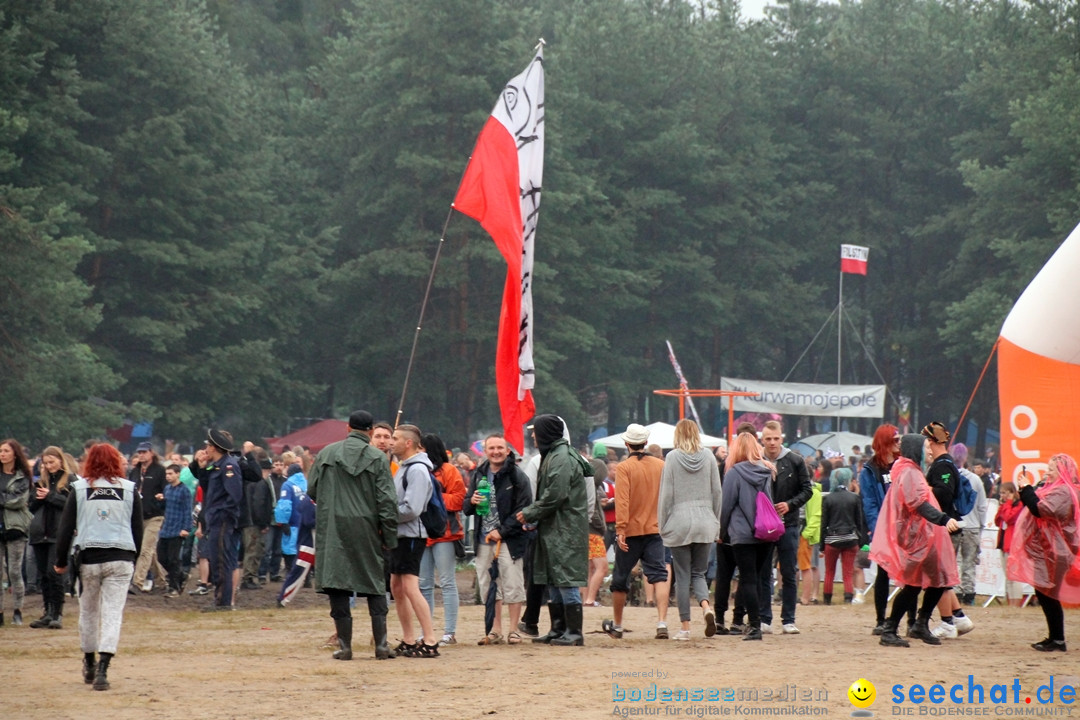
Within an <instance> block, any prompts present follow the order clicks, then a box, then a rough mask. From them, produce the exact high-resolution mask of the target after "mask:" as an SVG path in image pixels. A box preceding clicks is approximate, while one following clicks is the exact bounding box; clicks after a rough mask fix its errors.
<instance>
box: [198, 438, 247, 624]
mask: <svg viewBox="0 0 1080 720" xmlns="http://www.w3.org/2000/svg"><path fill="white" fill-rule="evenodd" d="M232 449H233V438H232V435H230V434H229V433H227V432H226V431H224V430H216V429H213V428H211V429H210V430H209V431H208V432H207V434H206V447H205V449H204V450H203V452H202V453H200V454H198V455H197V456H196V458H195V460H194V461H193V462H192V464H191V471H192V473H194V474H195V476H196V477H197V478H198V479H199V485H200V486H201V487H202V488H203V516H204V517H205V518H206V525H205V527H204V529H203V532H204V533H205V538H204V540H203V542H206V543H207V557H208V559H209V560H210V582H212V583H213V584H214V605H213V607H211V608H207V610H231V609H232V602H233V571H234V570H235V569H236V558H237V550H238V548H239V537H240V530H239V529H238V528H237V525H238V524H239V522H240V510H241V505H242V503H243V502H244V481H243V479H242V476H241V470H240V463H239V462H238V461H237V459H236V458H235V457H234V456H232V455H230V454H229V453H230V452H232Z"/></svg>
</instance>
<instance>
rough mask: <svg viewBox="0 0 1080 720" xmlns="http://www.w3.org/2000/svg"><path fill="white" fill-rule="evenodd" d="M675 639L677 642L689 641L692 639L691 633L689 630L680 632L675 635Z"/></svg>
mask: <svg viewBox="0 0 1080 720" xmlns="http://www.w3.org/2000/svg"><path fill="white" fill-rule="evenodd" d="M675 639H676V640H683V641H687V640H689V639H690V631H689V630H680V631H679V632H677V633H675Z"/></svg>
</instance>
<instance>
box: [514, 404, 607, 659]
mask: <svg viewBox="0 0 1080 720" xmlns="http://www.w3.org/2000/svg"><path fill="white" fill-rule="evenodd" d="M564 428H565V424H564V423H563V420H562V418H560V417H558V416H557V415H538V416H537V417H536V419H535V420H534V421H533V436H534V438H535V440H536V447H537V448H539V450H540V458H541V460H540V471H539V474H538V475H537V480H536V500H535V501H534V502H533V504H532V505H529V506H528V507H527V508H525V509H524V510H522V511H521V512H519V513H518V514H517V518H518V520H519V521H520V522H522V523H528V524H530V525H536V526H537V541H536V549H535V551H534V555H533V582H535V583H536V584H538V585H547V593H548V613H549V615H550V617H551V631H550V632H549V633H548V634H547V635H546V636H543V637H539V638H536V639H535V640H534V641H533V642H541V643H550V644H552V645H584V644H585V641H584V636H583V635H582V634H581V625H582V613H581V591H580V589H579V588H580V587H581V586H583V585H585V583H586V582H587V580H588V577H587V576H588V563H589V517H588V500H587V493H586V489H585V469H586V467H588V469H589V472H590V473H591V472H592V468H591V466H589V465H588V462H587V461H586V460H585V459H584V458H583V457H581V455H579V454H578V453H577V451H575V450H574V449H573V448H571V447H570V442H569V440H567V439H566V437H565V436H564ZM589 482H592V481H591V480H590V481H589Z"/></svg>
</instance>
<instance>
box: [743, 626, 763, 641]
mask: <svg viewBox="0 0 1080 720" xmlns="http://www.w3.org/2000/svg"><path fill="white" fill-rule="evenodd" d="M746 627H747V630H746V634H744V635H743V638H742V639H743V640H760V639H761V633H762V632H763V630H759V629H758V628H756V627H751V626H750V625H747V626H746ZM761 627H762V628H764V627H765V626H764V625H762V626H761Z"/></svg>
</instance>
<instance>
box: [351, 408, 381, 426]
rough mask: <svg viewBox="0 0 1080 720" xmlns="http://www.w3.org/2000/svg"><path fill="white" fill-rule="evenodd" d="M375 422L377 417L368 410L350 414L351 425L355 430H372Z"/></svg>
mask: <svg viewBox="0 0 1080 720" xmlns="http://www.w3.org/2000/svg"><path fill="white" fill-rule="evenodd" d="M374 424H375V417H374V416H373V415H372V414H371V413H369V412H368V411H367V410H357V411H356V412H354V413H353V414H352V415H350V416H349V427H350V428H352V429H353V430H370V429H371V426H372V425H374Z"/></svg>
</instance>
